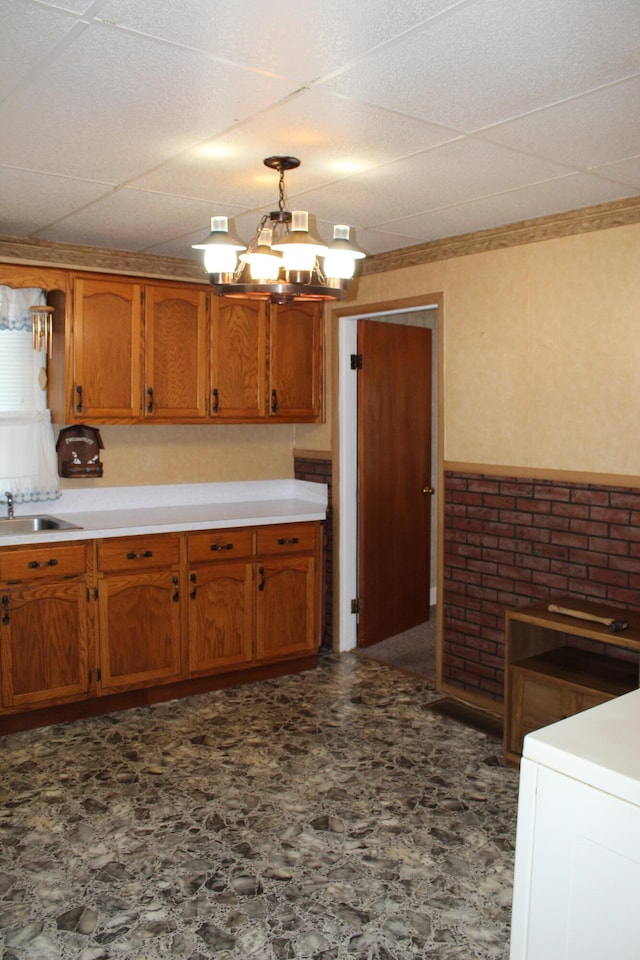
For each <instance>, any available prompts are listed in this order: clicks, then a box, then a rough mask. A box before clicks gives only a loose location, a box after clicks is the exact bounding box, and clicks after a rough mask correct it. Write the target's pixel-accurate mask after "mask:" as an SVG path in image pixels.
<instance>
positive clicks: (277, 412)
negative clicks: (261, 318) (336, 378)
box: [269, 302, 323, 423]
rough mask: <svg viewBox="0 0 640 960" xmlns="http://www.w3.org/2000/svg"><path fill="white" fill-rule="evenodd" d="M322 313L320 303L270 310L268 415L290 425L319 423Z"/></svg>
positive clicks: (294, 304)
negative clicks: (294, 423)
mask: <svg viewBox="0 0 640 960" xmlns="http://www.w3.org/2000/svg"><path fill="white" fill-rule="evenodd" d="M322 331H323V309H322V304H321V303H315V302H309V303H289V304H285V305H284V306H274V307H272V308H271V313H270V318H269V415H270V416H271V417H272V418H273V419H277V420H285V421H290V422H296V423H299V422H305V421H310V422H316V421H319V420H321V419H322V416H323V408H322V397H323V389H322V387H323V383H322V371H323V359H322Z"/></svg>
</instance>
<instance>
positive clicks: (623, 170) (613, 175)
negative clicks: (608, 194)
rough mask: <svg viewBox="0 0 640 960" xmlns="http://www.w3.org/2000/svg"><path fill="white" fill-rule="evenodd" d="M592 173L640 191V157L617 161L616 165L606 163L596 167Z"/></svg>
mask: <svg viewBox="0 0 640 960" xmlns="http://www.w3.org/2000/svg"><path fill="white" fill-rule="evenodd" d="M591 172H592V173H596V174H598V176H601V177H608V178H609V180H616V181H617V182H618V183H626V184H628V185H629V186H630V187H633V188H634V189H635V190H640V155H638V156H636V157H627V159H626V160H617V161H616V162H615V163H605V164H603V166H601V167H594V168H593V170H592V171H591Z"/></svg>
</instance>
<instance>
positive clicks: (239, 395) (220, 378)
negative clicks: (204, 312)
mask: <svg viewBox="0 0 640 960" xmlns="http://www.w3.org/2000/svg"><path fill="white" fill-rule="evenodd" d="M267 316H268V313H267V304H266V303H265V302H264V301H262V300H240V299H237V298H235V297H229V298H226V297H217V296H213V322H212V326H211V414H212V416H213V417H215V418H216V420H226V421H236V422H242V421H246V420H259V419H261V418H263V417H264V416H265V411H266V383H267V363H266V349H267Z"/></svg>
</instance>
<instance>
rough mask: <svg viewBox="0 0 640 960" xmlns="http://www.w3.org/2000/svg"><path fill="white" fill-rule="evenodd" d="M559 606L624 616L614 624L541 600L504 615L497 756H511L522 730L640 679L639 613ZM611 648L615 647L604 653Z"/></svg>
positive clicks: (584, 604)
mask: <svg viewBox="0 0 640 960" xmlns="http://www.w3.org/2000/svg"><path fill="white" fill-rule="evenodd" d="M553 602H555V603H557V604H558V605H559V606H562V607H566V608H569V609H574V610H579V611H582V612H584V613H591V614H595V615H596V616H601V617H616V618H621V617H624V619H626V620H627V621H628V624H629V626H628V627H627V628H626V629H624V630H620V631H617V632H613V631H611V630H609V628H608V627H606V626H604V625H603V624H600V623H596V622H591V621H587V620H581V619H578V618H576V617H571V616H568V615H564V614H559V613H550V612H549V610H548V609H547V608H548V606H549V601H545V602H543V603H536V604H533V605H531V606H528V607H522V608H521V609H517V610H507V612H506V616H505V713H504V761H505V763H509V764H518V763H519V762H520V756H521V753H522V741H523V738H524V737H525V735H526V734H527V733H530V732H531V731H532V730H537V729H539V728H540V727H545V726H547V725H548V724H550V723H555V722H556V721H557V720H562V719H564V718H565V717H568V716H571V715H572V714H574V713H580V712H581V711H582V710H587V709H588V708H589V707H594V706H597V705H598V704H599V703H604V701H605V700H612V699H614V698H615V697H619V696H622V695H623V694H625V693H629V692H630V691H631V690H635V689H636V688H637V687H638V686H640V615H638V614H635V615H634V614H630V613H628V612H627V611H621V610H620V609H618V608H615V607H611V606H607V605H606V604H601V603H591V602H589V601H585V600H574V599H573V598H563V599H560V600H556V601H553ZM611 648H616V655H613V656H612V655H610V654H611V652H612V649H611Z"/></svg>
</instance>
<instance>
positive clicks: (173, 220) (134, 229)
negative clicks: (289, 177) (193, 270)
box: [38, 189, 235, 256]
mask: <svg viewBox="0 0 640 960" xmlns="http://www.w3.org/2000/svg"><path fill="white" fill-rule="evenodd" d="M234 212H235V208H234V207H225V208H224V209H223V210H221V213H222V214H227V215H229V216H232V215H233V213H234ZM209 224H210V220H209V210H208V206H207V205H206V204H203V203H200V202H199V201H197V200H184V199H179V198H176V197H164V196H160V195H158V194H153V193H147V192H145V191H142V190H128V189H124V190H117V191H115V192H112V193H110V194H109V195H108V196H106V197H104V198H103V199H101V200H99V201H97V202H96V203H94V204H92V205H91V206H89V207H86V208H85V209H84V210H80V211H79V212H78V213H74V214H71V215H70V216H69V217H67V218H66V219H65V220H62V221H60V222H59V223H55V224H52V225H51V226H50V227H47V228H45V229H43V230H40V231H39V232H38V237H41V238H42V239H44V240H57V241H60V242H67V243H81V244H87V245H89V246H97V247H113V248H116V249H123V250H144V249H146V248H147V247H149V246H152V245H155V244H159V243H164V242H166V241H168V240H171V239H174V238H177V237H186V236H187V235H190V234H191V233H194V234H197V237H198V239H196V240H192V241H191V243H197V242H198V240H202V239H203V238H204V237H205V236H206V235H207V233H208V228H209ZM189 249H190V244H189V241H188V240H185V241H184V253H183V255H184V256H187V255H188V250H189Z"/></svg>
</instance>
